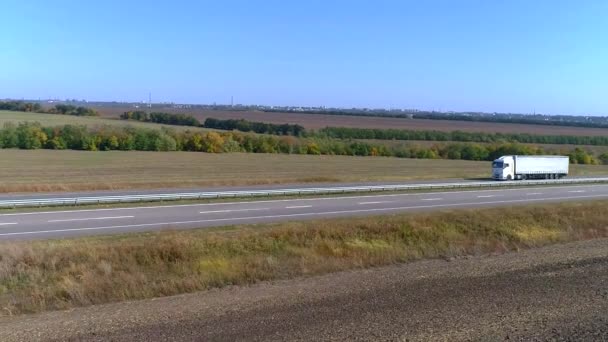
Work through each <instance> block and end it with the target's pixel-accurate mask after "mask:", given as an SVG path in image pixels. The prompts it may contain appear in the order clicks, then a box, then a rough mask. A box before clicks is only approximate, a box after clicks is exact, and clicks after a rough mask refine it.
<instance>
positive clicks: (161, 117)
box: [120, 110, 201, 127]
mask: <svg viewBox="0 0 608 342" xmlns="http://www.w3.org/2000/svg"><path fill="white" fill-rule="evenodd" d="M120 118H121V119H123V120H135V121H143V122H154V123H159V124H166V125H178V126H194V127H199V126H200V125H201V123H200V122H199V121H198V120H197V119H196V118H195V117H193V116H191V115H186V114H170V113H161V112H154V113H149V114H148V113H146V112H144V111H142V110H137V111H131V112H124V113H122V114H120Z"/></svg>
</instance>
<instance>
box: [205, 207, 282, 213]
mask: <svg viewBox="0 0 608 342" xmlns="http://www.w3.org/2000/svg"><path fill="white" fill-rule="evenodd" d="M260 210H270V208H250V209H226V210H211V211H201V212H200V213H199V214H220V213H232V212H237V211H260Z"/></svg>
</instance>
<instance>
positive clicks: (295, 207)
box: [285, 205, 312, 209]
mask: <svg viewBox="0 0 608 342" xmlns="http://www.w3.org/2000/svg"><path fill="white" fill-rule="evenodd" d="M301 208H312V205H294V206H291V207H285V209H301Z"/></svg>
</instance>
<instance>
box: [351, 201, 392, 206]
mask: <svg viewBox="0 0 608 342" xmlns="http://www.w3.org/2000/svg"><path fill="white" fill-rule="evenodd" d="M391 202H393V201H376V202H361V203H359V204H360V205H366V204H382V203H391Z"/></svg>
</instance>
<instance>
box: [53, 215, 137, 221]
mask: <svg viewBox="0 0 608 342" xmlns="http://www.w3.org/2000/svg"><path fill="white" fill-rule="evenodd" d="M133 217H135V216H108V217H90V218H77V219H65V220H49V221H47V222H72V221H94V220H117V219H124V218H133Z"/></svg>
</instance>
